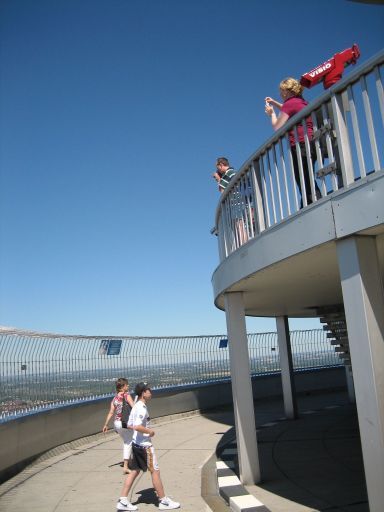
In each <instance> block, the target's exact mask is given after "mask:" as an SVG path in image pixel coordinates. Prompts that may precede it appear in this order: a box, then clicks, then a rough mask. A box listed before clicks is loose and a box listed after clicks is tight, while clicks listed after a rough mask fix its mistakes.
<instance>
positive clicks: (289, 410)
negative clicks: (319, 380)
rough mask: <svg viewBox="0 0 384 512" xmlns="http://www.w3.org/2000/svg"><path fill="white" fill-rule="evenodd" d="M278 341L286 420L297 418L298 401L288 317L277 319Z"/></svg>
mask: <svg viewBox="0 0 384 512" xmlns="http://www.w3.org/2000/svg"><path fill="white" fill-rule="evenodd" d="M276 327H277V340H278V343H279V353H280V366H281V383H282V386H283V399H284V411H285V416H286V418H288V419H290V420H293V419H296V418H297V400H296V389H295V380H294V377H293V363H292V351H291V340H290V336H289V325H288V317H286V316H278V317H276Z"/></svg>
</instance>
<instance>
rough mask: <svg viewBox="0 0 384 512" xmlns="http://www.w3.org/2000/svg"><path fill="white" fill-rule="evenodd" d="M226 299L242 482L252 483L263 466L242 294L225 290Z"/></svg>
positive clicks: (258, 478)
mask: <svg viewBox="0 0 384 512" xmlns="http://www.w3.org/2000/svg"><path fill="white" fill-rule="evenodd" d="M224 300H225V314H226V319H227V331H228V341H229V357H230V366H231V378H232V395H233V406H234V413H235V425H236V439H237V451H238V456H239V472H240V481H241V482H242V483H243V484H245V485H252V484H255V483H258V482H259V481H260V466H259V453H258V450H257V439H256V426H255V413H254V406H253V394H252V381H251V372H250V365H249V353H248V339H247V329H246V324H245V313H244V303H243V294H242V293H241V292H235V293H226V294H225V295H224Z"/></svg>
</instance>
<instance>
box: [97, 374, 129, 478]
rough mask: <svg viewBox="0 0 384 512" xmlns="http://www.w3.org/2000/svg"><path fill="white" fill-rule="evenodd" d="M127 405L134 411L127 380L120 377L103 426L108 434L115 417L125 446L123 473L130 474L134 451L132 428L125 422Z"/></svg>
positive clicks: (115, 426) (116, 427) (114, 423)
mask: <svg viewBox="0 0 384 512" xmlns="http://www.w3.org/2000/svg"><path fill="white" fill-rule="evenodd" d="M126 404H127V405H128V407H129V409H132V407H133V406H134V402H133V400H132V397H131V395H130V394H129V387H128V381H127V379H124V378H123V377H120V378H119V379H117V381H116V395H115V396H114V397H113V399H112V402H111V406H110V408H109V412H108V414H107V417H106V419H105V423H104V426H103V432H104V433H105V432H107V430H108V423H109V421H110V420H111V418H112V417H114V421H113V426H114V429H115V432H117V433H118V434H119V436H120V437H121V438H122V440H123V443H124V446H123V457H124V466H123V472H124V473H128V472H129V470H128V459H129V456H130V454H131V450H132V435H133V430H132V428H130V427H128V426H127V424H126V421H127V419H126V420H125V421H124V419H125V418H123V409H124V408H125V406H126Z"/></svg>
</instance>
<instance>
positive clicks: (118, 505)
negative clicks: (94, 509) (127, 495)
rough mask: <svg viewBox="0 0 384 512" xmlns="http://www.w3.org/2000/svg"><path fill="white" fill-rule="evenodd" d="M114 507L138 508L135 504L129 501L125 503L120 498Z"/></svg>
mask: <svg viewBox="0 0 384 512" xmlns="http://www.w3.org/2000/svg"><path fill="white" fill-rule="evenodd" d="M116 508H117V510H138V508H137V507H136V505H132V503H129V501H128V502H127V504H125V503H123V502H122V501H121V500H119V501H118V502H117V505H116Z"/></svg>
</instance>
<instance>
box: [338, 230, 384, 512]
mask: <svg viewBox="0 0 384 512" xmlns="http://www.w3.org/2000/svg"><path fill="white" fill-rule="evenodd" d="M337 256H338V262H339V269H340V278H341V286H342V291H343V299H344V309H345V318H346V322H347V328H348V335H349V346H350V352H351V361H352V368H353V378H354V383H355V394H356V405H357V412H358V418H359V427H360V437H361V445H362V450H363V460H364V469H365V478H366V483H367V490H368V500H369V507H370V511H371V512H382V511H383V510H384V485H383V484H384V292H383V283H382V277H381V273H380V268H379V262H378V256H377V247H376V240H375V238H374V237H363V236H360V237H350V238H347V239H344V240H340V241H339V242H337Z"/></svg>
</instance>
